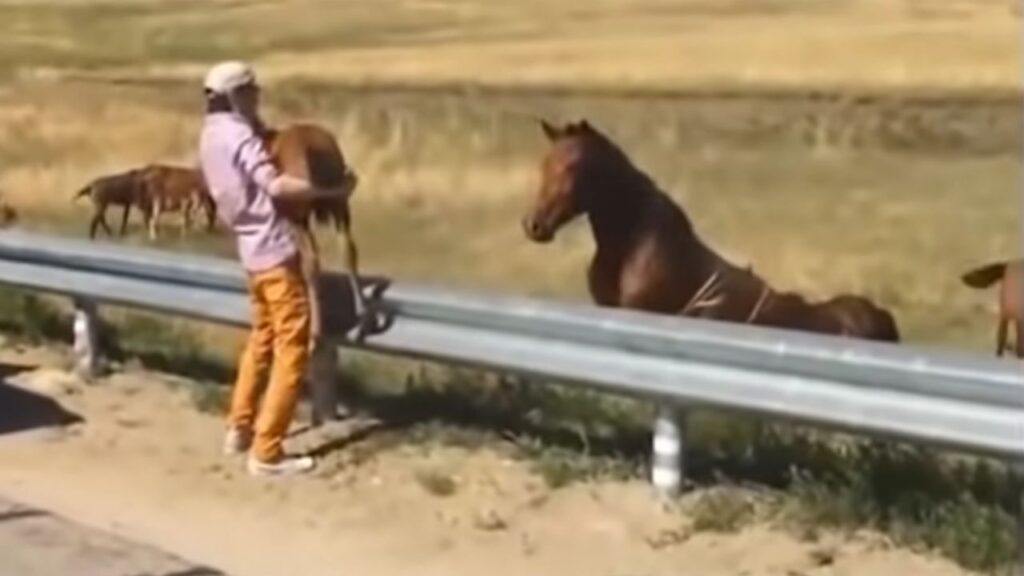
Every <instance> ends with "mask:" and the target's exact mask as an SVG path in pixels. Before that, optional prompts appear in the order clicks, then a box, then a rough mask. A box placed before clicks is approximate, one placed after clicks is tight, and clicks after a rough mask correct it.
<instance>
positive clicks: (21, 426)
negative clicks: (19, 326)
mask: <svg viewBox="0 0 1024 576" xmlns="http://www.w3.org/2000/svg"><path fill="white" fill-rule="evenodd" d="M32 369H33V367H32V366H18V365H12V364H0V435H3V434H14V433H17V432H26V431H29V430H34V429H38V428H51V427H60V426H68V425H71V424H77V423H79V422H83V421H84V419H83V418H82V417H81V416H79V415H78V414H75V413H73V412H70V411H68V410H66V409H64V407H62V406H61V405H60V404H59V403H57V402H56V401H54V400H53V399H51V398H48V397H46V396H44V395H42V394H38V393H36V392H32V391H30V390H26V389H24V388H20V387H17V386H13V385H11V384H10V383H9V382H7V379H8V378H10V377H11V376H14V375H16V374H19V373H21V372H26V371H29V370H32Z"/></svg>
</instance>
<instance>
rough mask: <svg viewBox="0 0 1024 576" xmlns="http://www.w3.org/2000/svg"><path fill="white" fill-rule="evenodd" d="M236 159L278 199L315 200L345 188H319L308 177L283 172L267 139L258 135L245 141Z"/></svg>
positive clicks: (337, 192)
mask: <svg viewBox="0 0 1024 576" xmlns="http://www.w3.org/2000/svg"><path fill="white" fill-rule="evenodd" d="M236 158H237V161H238V164H239V166H241V168H242V170H243V171H244V172H245V173H246V174H248V175H249V177H250V178H251V179H252V181H253V182H255V183H256V184H257V185H258V186H259V187H260V188H262V189H263V190H266V191H267V193H269V194H270V195H271V196H274V197H275V198H282V199H296V200H300V199H314V198H321V197H336V196H340V195H342V194H343V193H344V190H343V189H333V188H316V187H314V186H313V184H312V183H311V182H309V181H308V180H306V179H304V178H298V177H295V176H292V175H290V174H282V173H281V172H279V171H278V170H277V168H276V167H275V166H274V163H273V162H272V161H271V159H270V154H268V153H267V149H266V146H265V145H264V144H263V141H262V140H261V139H260V138H258V137H256V136H252V137H250V138H247V139H246V140H245V141H243V142H242V144H241V145H240V146H239V148H238V154H237V156H236Z"/></svg>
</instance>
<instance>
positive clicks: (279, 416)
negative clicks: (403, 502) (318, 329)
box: [199, 62, 344, 475]
mask: <svg viewBox="0 0 1024 576" xmlns="http://www.w3.org/2000/svg"><path fill="white" fill-rule="evenodd" d="M204 91H205V96H206V116H205V119H204V123H203V127H202V132H201V135H200V139H199V160H200V165H201V168H202V171H203V175H204V177H205V178H206V182H207V184H208V185H209V188H210V194H211V195H212V197H213V199H214V201H215V202H216V204H217V214H218V216H219V218H220V219H221V221H222V222H224V224H225V225H227V226H228V227H229V228H230V229H231V230H232V231H233V233H234V234H235V238H236V244H237V250H238V256H239V259H240V260H241V263H242V266H243V268H244V269H245V271H246V276H247V285H248V289H249V299H250V307H251V314H252V329H251V331H250V334H249V339H248V342H247V344H246V346H245V351H244V352H243V353H242V357H241V359H240V360H239V366H238V375H237V377H236V380H235V384H234V388H233V390H232V394H231V407H230V411H229V414H228V429H227V434H226V436H225V439H224V451H225V453H226V454H243V453H246V452H248V453H249V456H248V460H247V468H248V470H249V472H250V473H251V474H254V475H285V474H299V473H304V472H308V471H310V470H312V469H313V467H314V466H315V461H314V459H313V458H312V457H310V456H288V455H286V454H285V453H284V449H283V446H282V443H283V440H284V436H285V434H286V432H287V431H288V427H289V425H290V424H291V421H292V417H293V415H294V412H295V404H296V402H297V401H298V395H299V392H300V390H301V386H302V382H303V376H304V374H305V371H306V365H307V363H308V361H309V338H310V302H309V296H308V291H307V289H306V285H305V282H304V281H303V278H302V274H301V271H300V268H299V266H300V264H299V250H298V242H297V239H296V237H295V234H294V231H293V230H292V228H291V225H290V224H289V223H288V222H287V221H286V220H285V219H284V217H283V216H281V215H280V214H279V213H278V212H277V211H276V209H275V206H274V201H285V202H287V200H288V199H289V198H294V199H300V200H302V199H312V198H316V197H321V196H332V197H333V196H337V195H340V194H344V191H343V190H323V189H316V188H314V187H313V186H312V185H311V183H310V182H308V181H306V180H303V179H300V178H294V177H291V176H289V175H285V174H281V173H280V172H279V171H278V170H277V168H276V167H275V166H274V164H273V163H272V161H271V158H270V155H269V152H268V150H267V149H266V146H265V145H264V143H263V140H262V139H261V138H260V132H261V131H262V123H261V121H260V118H259V114H258V107H259V86H258V85H257V83H256V78H255V75H254V73H253V71H252V70H251V69H250V68H249V67H248V66H247V65H245V64H244V63H241V62H222V63H220V64H218V65H216V66H214V67H213V68H211V69H210V70H209V71H208V73H207V75H206V78H205V81H204ZM268 372H269V376H270V378H269V382H268V384H267V388H266V393H265V394H264V398H263V401H262V403H260V398H259V382H260V380H261V379H262V377H263V376H264V375H266V374H267V373H268Z"/></svg>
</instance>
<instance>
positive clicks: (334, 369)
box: [309, 336, 339, 426]
mask: <svg viewBox="0 0 1024 576" xmlns="http://www.w3.org/2000/svg"><path fill="white" fill-rule="evenodd" d="M309 383H310V392H311V394H312V397H313V398H312V399H313V425H314V426H320V425H322V424H324V423H326V422H335V421H337V420H339V417H338V347H337V343H336V342H334V341H333V339H332V338H330V337H326V336H325V337H321V338H320V339H318V340H317V342H315V343H314V344H313V351H312V354H311V356H310V362H309Z"/></svg>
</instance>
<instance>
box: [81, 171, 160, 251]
mask: <svg viewBox="0 0 1024 576" xmlns="http://www.w3.org/2000/svg"><path fill="white" fill-rule="evenodd" d="M141 176H142V170H140V169H132V170H126V171H124V172H118V173H116V174H109V175H106V176H100V177H98V178H95V179H93V180H91V181H90V182H89V183H88V184H86V185H85V186H84V187H83V188H82V189H81V190H79V191H78V193H77V194H75V197H74V200H78V199H79V198H82V197H83V196H88V197H89V199H90V200H92V205H93V208H94V213H93V217H92V222H90V224H89V238H95V237H96V230H97V228H98V227H100V226H102V227H103V229H104V230H106V231H107V234H109V235H110V236H113V235H114V233H113V231H111V230H110V226H108V225H107V218H106V213H107V206H110V205H111V204H113V205H116V206H124V214H123V215H122V217H121V234H120V235H121V236H124V232H125V228H126V227H127V226H128V212H129V211H130V210H131V207H132V206H133V205H139V206H140V207H141V208H142V210H143V213H148V211H149V206H147V205H146V203H147V200H146V198H145V197H144V196H143V195H142V193H141V190H142V179H141Z"/></svg>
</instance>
